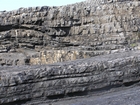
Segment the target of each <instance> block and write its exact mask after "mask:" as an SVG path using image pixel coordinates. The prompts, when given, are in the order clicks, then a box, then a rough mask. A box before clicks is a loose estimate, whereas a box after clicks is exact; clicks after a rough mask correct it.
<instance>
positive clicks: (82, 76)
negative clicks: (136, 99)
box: [0, 0, 140, 105]
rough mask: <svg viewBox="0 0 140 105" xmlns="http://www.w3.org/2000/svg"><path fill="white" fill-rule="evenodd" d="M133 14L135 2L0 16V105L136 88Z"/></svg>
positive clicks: (92, 1)
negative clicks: (129, 87)
mask: <svg viewBox="0 0 140 105" xmlns="http://www.w3.org/2000/svg"><path fill="white" fill-rule="evenodd" d="M139 10H140V1H139V0H98V1H97V0H87V1H84V2H81V3H76V4H71V5H67V6H60V7H48V6H44V7H35V8H32V7H30V8H20V9H18V10H16V11H8V12H6V11H1V12H0V104H2V105H22V104H24V105H30V104H31V105H39V104H48V103H49V104H51V103H53V102H54V101H57V100H59V98H61V99H66V98H69V99H72V98H73V97H74V98H76V96H79V95H80V96H81V95H89V96H90V95H92V94H94V93H97V92H99V93H100V92H102V91H105V90H109V89H111V88H117V87H119V88H120V87H122V88H124V89H125V86H129V85H132V84H135V83H138V82H139V81H140V68H139V67H140V51H139V47H140V46H139V45H140V43H139V41H140V11H139ZM132 50H133V51H132ZM97 55H98V56H97ZM83 58H84V59H83ZM76 59H78V60H76ZM72 60H73V61H72ZM64 61H68V62H64ZM56 62H59V63H56ZM62 62H63V63H62ZM46 64H50V65H46ZM135 89H136V88H135ZM137 89H139V88H137ZM128 91H129V90H128ZM106 92H107V91H106ZM137 92H139V91H137ZM118 94H119V93H118ZM118 94H117V96H116V98H117V97H119V95H118ZM110 95H111V94H110ZM130 95H131V94H130ZM132 95H134V94H132ZM112 96H113V95H112ZM136 96H139V95H138V94H136ZM102 97H103V100H106V99H107V98H105V97H104V96H102ZM130 97H131V96H130ZM91 98H92V97H91ZM123 98H125V96H124V95H122V99H123ZM119 99H120V97H119ZM107 100H110V99H107ZM81 102H82V101H81ZM90 102H91V103H92V101H89V103H88V104H90ZM106 102H107V103H108V101H106ZM83 103H84V102H83ZM94 103H95V104H96V103H97V104H98V100H96V99H95V101H94ZM54 104H55V103H54ZM76 104H77V105H78V104H81V103H75V105H76ZM84 104H86V103H84ZM102 104H106V103H102Z"/></svg>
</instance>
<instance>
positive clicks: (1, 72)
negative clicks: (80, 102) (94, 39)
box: [0, 51, 140, 105]
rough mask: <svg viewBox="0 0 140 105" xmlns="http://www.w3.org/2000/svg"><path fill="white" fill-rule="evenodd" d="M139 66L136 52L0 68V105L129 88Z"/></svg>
mask: <svg viewBox="0 0 140 105" xmlns="http://www.w3.org/2000/svg"><path fill="white" fill-rule="evenodd" d="M139 67H140V51H133V52H132V51H131V52H125V53H117V54H109V55H102V56H98V57H93V58H88V59H81V60H76V61H71V62H65V63H56V64H53V65H42V66H39V65H38V66H37V65H36V66H14V67H8V66H7V67H0V104H2V105H7V104H6V103H8V105H12V104H13V105H15V103H16V104H18V103H19V105H21V104H30V103H32V104H37V105H38V104H41V103H43V102H44V103H45V102H52V101H53V100H55V99H59V98H64V99H65V97H74V96H77V95H80V96H81V95H88V94H91V93H94V92H97V91H104V90H108V89H110V88H113V87H120V86H129V85H132V84H134V83H137V82H139V81H140V69H139ZM14 102H15V103H14ZM4 103H5V104H4Z"/></svg>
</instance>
